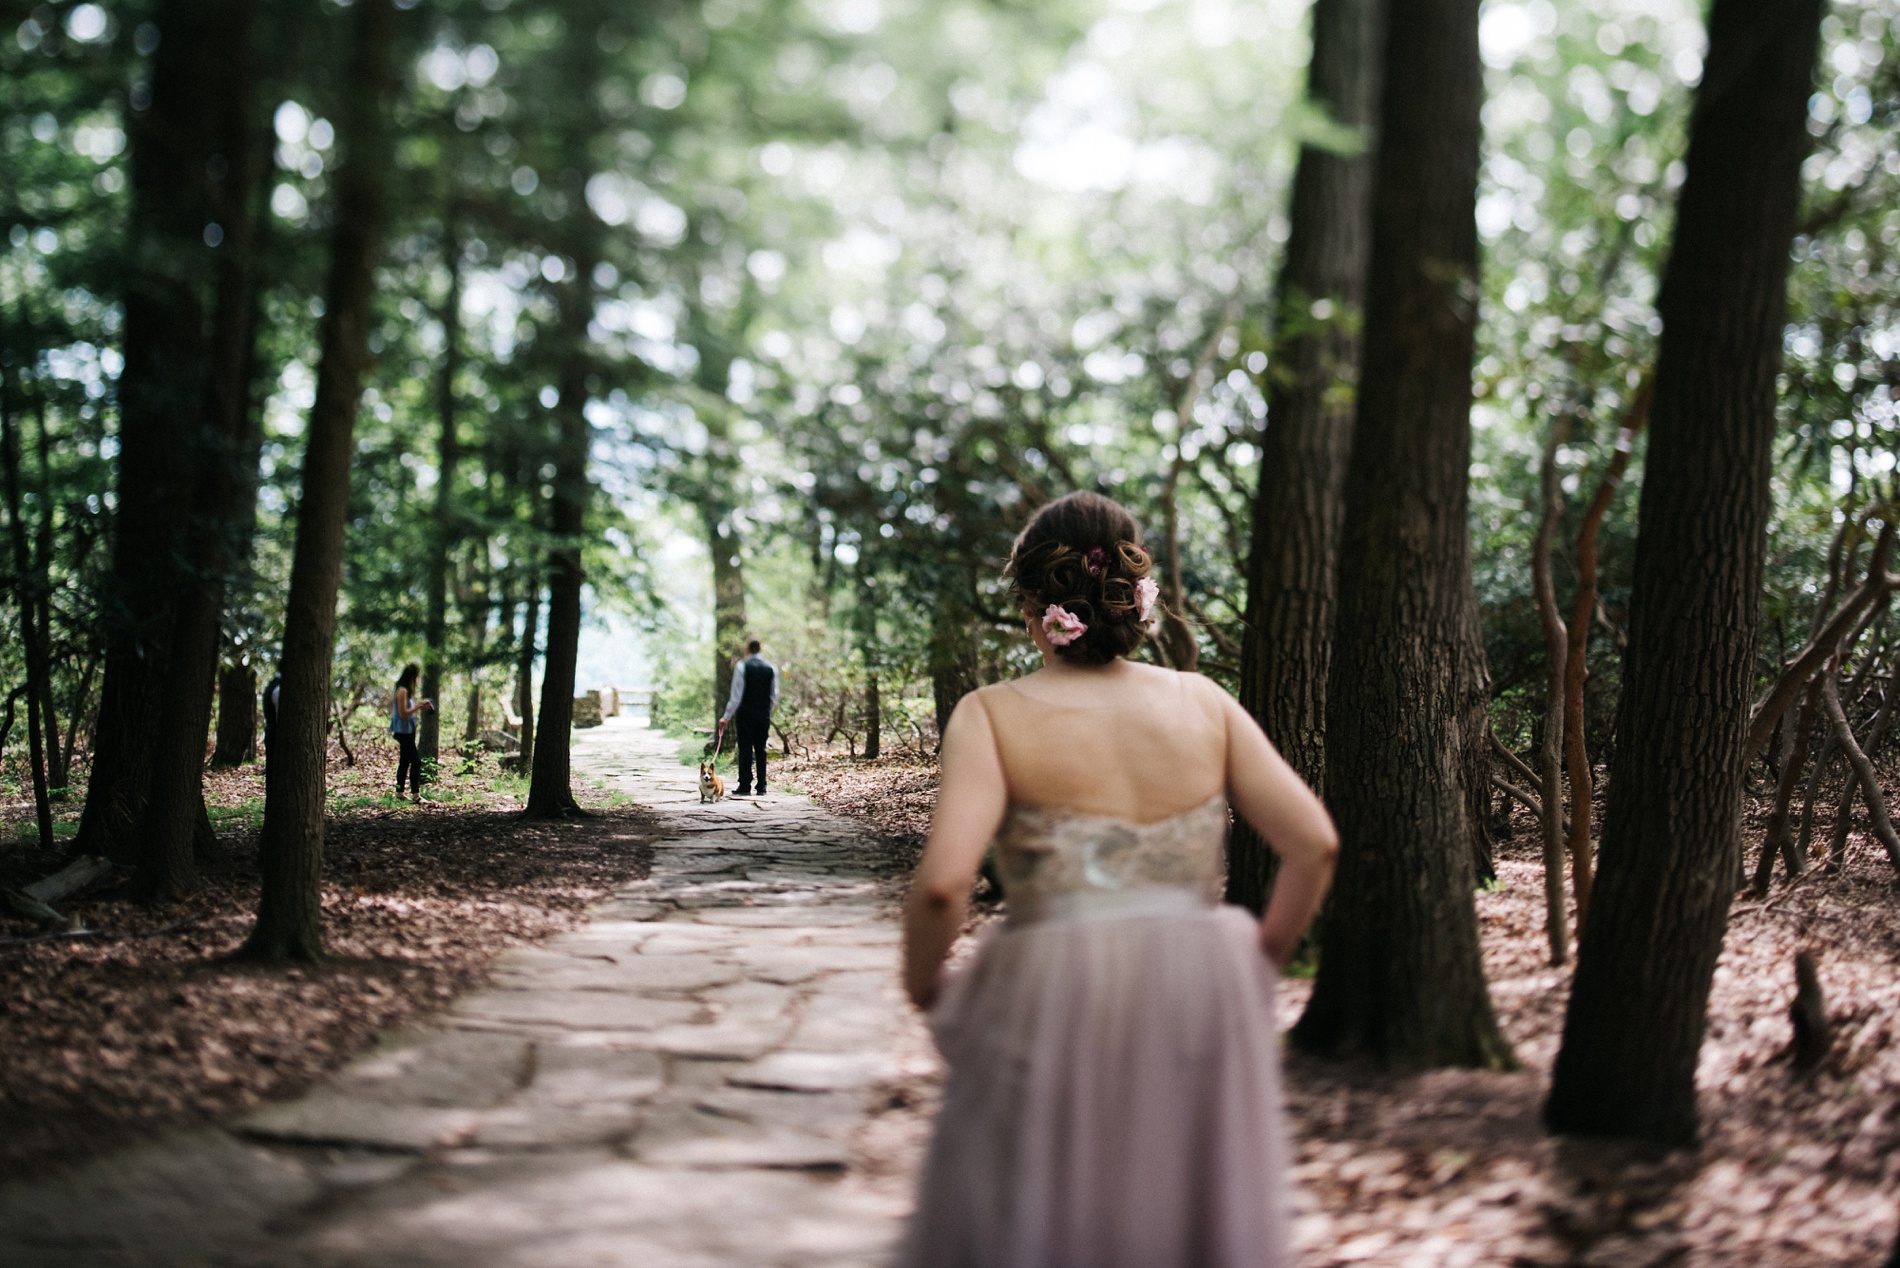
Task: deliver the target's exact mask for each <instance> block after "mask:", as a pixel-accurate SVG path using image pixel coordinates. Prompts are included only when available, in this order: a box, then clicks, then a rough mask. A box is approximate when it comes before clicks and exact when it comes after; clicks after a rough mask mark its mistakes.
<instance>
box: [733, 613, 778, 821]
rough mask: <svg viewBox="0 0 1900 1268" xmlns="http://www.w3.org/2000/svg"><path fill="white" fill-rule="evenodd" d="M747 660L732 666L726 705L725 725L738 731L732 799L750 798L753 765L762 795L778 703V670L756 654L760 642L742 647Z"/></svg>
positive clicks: (759, 793) (755, 641)
mask: <svg viewBox="0 0 1900 1268" xmlns="http://www.w3.org/2000/svg"><path fill="white" fill-rule="evenodd" d="M745 650H746V658H745V659H744V660H742V661H740V662H739V663H738V664H737V665H734V666H733V667H732V698H731V699H730V700H728V701H727V702H726V712H725V716H724V717H722V718H720V719H719V724H720V725H721V726H724V725H725V724H726V723H728V722H735V721H736V722H737V724H738V725H737V729H738V732H739V788H738V790H737V791H736V792H734V793H733V796H735V797H750V796H752V795H753V788H754V784H753V782H752V764H753V762H754V761H756V762H757V763H758V767H759V782H758V784H757V785H756V787H757V789H758V795H759V796H761V797H763V796H764V795H765V742H766V740H768V739H770V738H771V735H772V709H773V707H774V706H775V705H777V704H778V669H777V668H776V667H775V666H773V664H772V663H771V662H770V661H768V660H766V659H765V657H763V656H761V655H759V640H758V639H756V638H755V639H753V640H751V641H750V642H748V643H747V644H746V645H745Z"/></svg>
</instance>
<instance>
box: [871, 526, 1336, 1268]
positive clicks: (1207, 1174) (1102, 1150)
mask: <svg viewBox="0 0 1900 1268" xmlns="http://www.w3.org/2000/svg"><path fill="white" fill-rule="evenodd" d="M1149 570H1150V561H1149V558H1148V553H1147V551H1146V550H1144V549H1143V548H1142V546H1141V541H1140V531H1139V529H1138V528H1137V527H1136V525H1135V522H1134V520H1133V518H1132V517H1131V516H1130V515H1129V514H1128V512H1127V511H1126V510H1124V509H1123V508H1122V507H1121V506H1119V505H1118V504H1116V503H1115V502H1113V501H1110V500H1109V499H1107V498H1104V497H1101V496H1098V495H1096V494H1093V493H1076V494H1071V495H1070V496H1068V497H1065V498H1063V499H1061V500H1060V501H1057V502H1053V503H1051V504H1050V505H1048V506H1046V507H1044V508H1043V509H1042V510H1041V511H1040V512H1039V513H1038V514H1037V515H1036V517H1035V519H1034V520H1032V521H1031V522H1030V524H1029V527H1028V528H1026V529H1025V530H1023V533H1022V536H1021V537H1019V538H1018V539H1017V541H1016V546H1015V550H1014V551H1013V552H1012V555H1011V558H1010V563H1009V576H1010V578H1011V580H1012V582H1013V584H1014V587H1015V593H1016V595H1017V597H1018V598H1019V599H1020V600H1021V602H1022V606H1023V612H1024V615H1025V616H1026V618H1027V619H1028V624H1029V634H1030V637H1031V638H1033V639H1034V640H1035V643H1036V646H1037V648H1038V649H1039V650H1040V651H1041V652H1042V659H1043V668H1042V669H1040V670H1038V671H1037V672H1035V673H1033V674H1030V675H1029V676H1027V677H1025V678H1021V679H1018V680H1017V681H1015V682H1007V683H998V684H996V685H994V686H990V687H986V688H984V689H982V690H980V691H977V692H975V693H972V694H971V695H969V696H966V697H965V698H964V699H963V701H962V702H961V703H960V704H959V705H958V706H957V709H956V712H955V713H954V715H953V716H952V717H951V719H950V723H949V725H948V726H947V727H946V728H945V732H944V737H943V756H942V768H943V783H942V789H941V791H940V793H939V795H938V799H937V807H936V814H935V817H934V819H933V821H932V823H931V829H930V839H929V844H928V846H927V847H926V849H925V851H924V856H923V860H922V862H921V863H920V864H919V865H918V868H917V874H916V877H915V879H914V881H913V883H912V886H911V894H910V900H909V904H908V907H907V909H906V913H905V941H904V975H905V986H906V989H907V990H908V991H909V993H910V997H911V999H912V1000H913V1001H915V1002H916V1004H917V1005H918V1007H920V1008H924V1009H928V1010H929V1014H930V1022H931V1027H932V1030H933V1031H934V1033H935V1035H936V1039H937V1044H938V1047H939V1048H940V1049H941V1050H942V1052H943V1055H944V1058H945V1060H946V1062H947V1063H948V1066H949V1077H948V1083H947V1086H946V1088H945V1092H944V1100H943V1109H942V1112H941V1114H940V1115H939V1117H938V1120H937V1128H936V1135H935V1138H934V1140H933V1141H932V1143H931V1148H930V1154H929V1158H928V1161H927V1162H926V1164H925V1168H924V1177H923V1184H922V1191H921V1193H920V1195H919V1200H918V1207H917V1213H916V1215H915V1217H914V1218H913V1220H912V1222H911V1226H910V1229H909V1232H908V1235H907V1237H906V1240H905V1244H904V1248H903V1251H902V1252H901V1254H900V1256H899V1263H900V1264H903V1265H905V1266H906V1268H924V1266H926V1265H929V1266H933V1268H934V1266H939V1265H941V1266H944V1268H949V1266H952V1265H955V1266H957V1268H1057V1266H1065V1268H1123V1266H1125V1268H1190V1266H1192V1268H1226V1266H1228V1265H1257V1266H1262V1268H1264V1266H1268V1265H1279V1264H1283V1263H1285V1262H1287V1259H1288V1252H1287V1250H1286V1240H1287V1239H1286V1233H1287V1224H1288V1216H1287V1205H1286V1198H1285V1181H1284V1178H1283V1172H1284V1170H1285V1166H1286V1163H1285V1154H1286V1144H1285V1137H1286V1129H1285V1126H1284V1124H1283V1122H1282V1116H1281V1108H1280V1088H1279V1058H1278V1047H1279V1044H1278V1038H1277V1035H1276V1031H1275V1025H1274V1002H1273V993H1274V982H1275V976H1276V972H1275V971H1276V970H1277V969H1278V968H1280V967H1282V966H1284V965H1285V963H1286V960H1287V957H1288V956H1289V955H1291V954H1292V952H1293V950H1294V948H1295V946H1296V945H1297V944H1298V942H1299V940H1300V937H1301V935H1302V934H1303V933H1304V932H1305V930H1306V926H1307V923H1308V922H1309V921H1310V920H1311V919H1312V916H1313V913H1314V912H1315V910H1317V908H1318V906H1319V902H1320V899H1321V898H1322V897H1323V895H1324V894H1325V891H1326V887H1327V883H1328V881H1329V879H1330V877H1331V874H1332V864H1333V856H1334V854H1335V853H1336V852H1337V849H1338V839H1337V837H1336V835H1335V833H1334V831H1333V825H1332V820H1331V819H1330V818H1329V817H1328V816H1327V814H1326V811H1325V809H1324V808H1323V807H1322V806H1321V805H1320V803H1319V800H1318V798H1316V797H1315V796H1314V795H1313V793H1312V792H1311V790H1309V789H1308V788H1307V787H1306V785H1305V784H1304V783H1302V782H1301V781H1300V779H1299V777H1298V776H1297V775H1295V774H1294V773H1293V771H1292V769H1291V768H1290V767H1289V766H1288V765H1287V764H1286V762H1285V761H1284V760H1283V759H1282V758H1281V757H1280V755H1279V753H1277V752H1276V751H1275V750H1274V748H1273V746H1272V745H1271V744H1270V743H1268V741H1267V738H1266V736H1265V735H1264V734H1263V733H1262V732H1261V730H1260V728H1259V726H1258V725H1256V724H1255V722H1254V720H1253V719H1252V718H1251V717H1250V716H1248V714H1247V713H1246V711H1245V710H1243V709H1242V708H1241V707H1240V706H1239V705H1238V704H1237V703H1235V701H1234V700H1233V698H1232V697H1231V696H1229V695H1228V694H1227V693H1226V692H1225V691H1223V690H1221V689H1220V688H1219V687H1218V686H1216V685H1215V684H1213V683H1212V682H1210V681H1208V680H1207V679H1206V678H1203V677H1201V676H1200V675H1198V674H1182V673H1176V672H1173V671H1172V670H1167V669H1161V668H1158V667H1155V666H1152V665H1144V664H1139V663H1136V662H1134V661H1130V660H1127V659H1124V658H1125V657H1126V656H1127V655H1128V654H1129V653H1131V652H1133V651H1134V650H1135V649H1136V648H1137V647H1139V646H1140V644H1141V642H1142V638H1143V634H1144V630H1145V627H1146V624H1147V622H1148V620H1149V618H1150V613H1151V611H1152V608H1153V606H1154V603H1155V599H1156V595H1157V589H1156V586H1155V582H1154V581H1153V580H1152V579H1151V578H1150V577H1149V575H1148V574H1149ZM1229 805H1231V806H1232V807H1233V808H1234V809H1235V810H1237V811H1238V812H1239V813H1240V814H1241V815H1242V816H1243V817H1244V818H1245V819H1246V820H1247V821H1248V822H1249V823H1251V824H1252V825H1253V826H1254V827H1255V828H1257V829H1259V831H1260V833H1261V835H1262V836H1264V837H1265V838H1266V839H1267V840H1268V841H1269V842H1270V843H1271V844H1272V845H1273V847H1274V849H1275V850H1276V851H1277V852H1278V853H1279V855H1280V858H1281V867H1280V871H1279V876H1278V880H1277V882H1276V884H1275V887H1274V892H1273V901H1272V903H1271V905H1270V906H1269V908H1268V910H1267V914H1266V918H1265V919H1264V920H1262V921H1259V922H1258V923H1256V922H1255V921H1254V919H1253V918H1252V917H1251V916H1249V915H1248V914H1247V913H1246V912H1245V911H1243V910H1241V909H1240V908H1237V907H1224V906H1221V905H1220V894H1221V882H1222V874H1223V857H1224V851H1223V843H1224V841H1225V838H1226V834H1227V826H1228V807H1229ZM992 845H994V847H995V850H996V856H997V863H998V866H999V870H1000V873H1001V876H1002V879H1003V885H1004V890H1005V894H1006V896H1007V899H1008V905H1007V912H1008V916H1007V919H1006V920H1005V921H1004V922H1003V923H1002V924H1001V926H1000V928H996V929H994V930H993V931H992V932H991V934H990V935H989V936H987V937H985V938H984V940H983V941H982V944H981V947H980V949H979V951H978V953H977V954H976V956H975V957H974V958H973V960H972V961H971V962H970V963H969V965H968V967H967V968H964V969H962V970H960V971H959V972H956V973H950V974H946V973H945V971H944V958H945V956H946V954H947V953H948V951H949V949H950V946H951V944H952V943H953V942H954V941H955V940H956V937H957V935H958V932H959V931H960V930H961V928H962V926H963V923H964V919H965V916H966V911H967V905H968V895H969V893H970V887H971V885H972V883H973V881H974V879H975V876H976V871H977V867H978V865H979V864H980V862H981V860H982V858H983V855H984V852H985V851H986V850H988V849H989V848H990V847H991V846H992Z"/></svg>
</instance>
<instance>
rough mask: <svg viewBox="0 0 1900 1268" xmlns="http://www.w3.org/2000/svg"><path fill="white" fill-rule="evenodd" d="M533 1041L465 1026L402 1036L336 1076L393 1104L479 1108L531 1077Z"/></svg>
mask: <svg viewBox="0 0 1900 1268" xmlns="http://www.w3.org/2000/svg"><path fill="white" fill-rule="evenodd" d="M528 1058H529V1044H528V1041H527V1040H525V1039H522V1038H520V1037H518V1036H514V1035H498V1034H485V1033H480V1032H475V1031H466V1030H447V1031H434V1032H425V1033H423V1034H420V1035H417V1034H398V1035H396V1036H392V1037H391V1038H389V1039H386V1040H384V1042H383V1043H381V1044H380V1045H378V1047H377V1048H376V1050H375V1051H373V1052H371V1053H370V1054H369V1055H367V1056H364V1057H361V1058H358V1059H357V1060H356V1061H353V1062H351V1063H350V1064H349V1065H348V1066H345V1067H344V1069H343V1070H342V1071H341V1072H340V1073H339V1074H338V1076H337V1088H338V1090H339V1091H341V1092H343V1093H345V1094H346V1095H349V1096H351V1097H354V1098H357V1099H361V1100H369V1101H379V1102H383V1103H385V1104H391V1105H421V1106H437V1107H461V1108H469V1109H480V1108H482V1107H484V1106H488V1105H494V1104H496V1103H498V1102H500V1101H501V1100H502V1098H503V1097H506V1096H508V1095H509V1094H510V1093H512V1092H514V1091H515V1090H516V1089H517V1088H519V1087H520V1086H521V1084H522V1083H523V1082H524V1081H525V1079H526V1078H527V1073H528Z"/></svg>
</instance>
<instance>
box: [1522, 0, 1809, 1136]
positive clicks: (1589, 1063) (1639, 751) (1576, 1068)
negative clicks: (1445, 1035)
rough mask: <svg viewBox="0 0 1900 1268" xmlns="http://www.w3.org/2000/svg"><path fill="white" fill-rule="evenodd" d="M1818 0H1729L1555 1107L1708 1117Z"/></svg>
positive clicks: (1680, 1126) (1662, 384)
mask: <svg viewBox="0 0 1900 1268" xmlns="http://www.w3.org/2000/svg"><path fill="white" fill-rule="evenodd" d="M1821 12H1822V5H1821V3H1820V0H1715V4H1714V7H1713V8H1712V9H1711V11H1710V14H1709V53H1708V58H1707V61H1706V63H1705V68H1704V71H1703V77H1702V86H1701V88H1700V89H1699V90H1698V92H1697V94H1696V103H1695V111H1694V114H1693V116H1692V118H1691V121H1690V130H1689V153H1688V160H1687V162H1688V171H1687V174H1686V176H1685V179H1684V181H1683V186H1682V193H1681V195H1680V200H1679V203H1678V207H1677V213H1676V232H1675V241H1674V243H1673V245H1672V247H1671V250H1670V256H1669V264H1668V267H1667V269H1666V271H1665V273H1664V277H1663V285H1662V290H1661V292H1660V294H1659V296H1658V299H1657V308H1658V311H1659V312H1660V314H1661V316H1662V319H1663V335H1662V343H1661V345H1660V348H1659V350H1658V356H1657V366H1656V387H1655V396H1654V402H1653V404H1652V406H1651V421H1650V441H1649V451H1648V455H1647V458H1646V461H1645V473H1644V477H1643V491H1642V498H1641V502H1640V505H1639V509H1638V513H1637V545H1636V563H1635V571H1634V576H1633V578H1632V582H1631V589H1630V605H1629V606H1630V623H1629V638H1630V643H1629V652H1628V654H1627V657H1626V659H1625V663H1624V668H1623V686H1622V693H1621V696H1620V697H1619V699H1618V702H1617V718H1616V736H1617V740H1616V749H1615V756H1614V758H1613V759H1612V766H1611V775H1610V794H1609V804H1608V806H1607V807H1606V810H1605V814H1604V822H1603V837H1602V848H1601V866H1600V868H1599V870H1598V872H1597V878H1596V886H1595V890H1594V893H1593V895H1592V899H1591V908H1590V918H1589V920H1588V922H1587V923H1586V924H1585V925H1584V929H1583V941H1582V945H1581V947H1580V948H1579V951H1578V957H1577V977H1576V983H1575V985H1574V986H1573V988H1572V990H1571V995H1570V1006H1569V1011H1568V1012H1567V1014H1566V1015H1565V1019H1564V1037H1563V1047H1562V1049H1561V1051H1560V1052H1559V1053H1558V1056H1557V1066H1556V1071H1555V1075H1554V1078H1553V1081H1552V1085H1551V1091H1550V1099H1549V1100H1548V1101H1547V1102H1546V1104H1545V1107H1544V1117H1545V1121H1546V1122H1547V1123H1548V1124H1549V1125H1550V1127H1551V1128H1552V1129H1553V1130H1555V1131H1560V1132H1572V1133H1579V1134H1589V1135H1618V1136H1634V1137H1641V1138H1646V1139H1650V1140H1656V1141H1661V1142H1664V1143H1668V1144H1682V1143H1686V1142H1688V1141H1691V1140H1693V1139H1694V1137H1695V1135H1696V1130H1697V1115H1696V1099H1695V1067H1696V1055H1697V1052H1698V1050H1699V1049H1700V1047H1701V1044H1702V1033H1703V1028H1704V1025H1705V1022H1706V1013H1707V1006H1708V997H1709V986H1710V982H1711V980H1712V978H1713V975H1714V972H1715V961H1716V956H1717V954H1718V953H1719V951H1720V950H1721V943H1722V929H1723V926H1724V924H1725V923H1726V921H1727V918H1728V905H1729V899H1730V896H1731V893H1732V891H1733V889H1734V887H1735V876H1736V871H1737V868H1738V866H1739V859H1740V849H1741V840H1740V828H1741V821H1740V816H1741V802H1742V779H1743V773H1744V772H1743V759H1744V751H1743V749H1744V745H1743V741H1744V737H1745V736H1746V734H1747V729H1748V711H1749V689H1750V683H1751V677H1752V674H1753V670H1754V653H1755V627H1756V620H1757V617H1758V615H1759V608H1760V603H1761V589H1762V555H1763V549H1764V540H1765V534H1766V529H1767V522H1768V510H1769V473H1770V468H1771V463H1772V458H1773V441H1774V435H1775V399H1776V387H1775V379H1776V375H1777V373H1778V371H1779V369H1780V362H1781V350H1782V323H1783V316H1784V313H1785V311H1786V302H1787V299H1786V297H1787V278H1788V251H1789V245H1790V243H1791V241H1792V239H1793V236H1794V231H1795V216H1796V212H1797V209H1798V206H1799V202H1800V194H1801V162H1802V159H1803V157H1804V156H1805V155H1806V153H1807V148H1808V132H1807V117H1808V110H1807V102H1808V96H1809V93H1810V92H1811V90H1812V86H1813V79H1814V63H1815V54H1816V48H1817V43H1818V40H1819V30H1820V20H1821Z"/></svg>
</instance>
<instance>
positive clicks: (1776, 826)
mask: <svg viewBox="0 0 1900 1268" xmlns="http://www.w3.org/2000/svg"><path fill="white" fill-rule="evenodd" d="M1820 702H1821V684H1820V683H1819V682H1818V681H1817V682H1814V683H1811V684H1810V685H1809V686H1808V694H1807V696H1806V697H1805V698H1804V699H1803V700H1802V701H1801V711H1800V714H1799V715H1798V717H1797V719H1796V721H1795V724H1794V743H1793V746H1792V748H1791V749H1790V751H1789V753H1788V756H1787V759H1786V760H1785V761H1783V762H1782V764H1781V775H1780V777H1779V778H1778V779H1776V781H1775V802H1774V808H1773V809H1771V810H1770V811H1769V812H1768V827H1767V830H1766V831H1764V832H1763V833H1762V838H1761V858H1760V859H1759V860H1758V861H1757V862H1756V864H1755V875H1754V879H1753V880H1752V881H1751V882H1750V884H1749V887H1750V888H1751V889H1753V890H1754V891H1755V892H1756V893H1757V894H1766V893H1767V892H1768V883H1769V881H1771V880H1773V879H1774V874H1775V855H1776V854H1780V855H1781V856H1782V859H1783V860H1784V862H1785V864H1786V866H1787V869H1788V877H1789V879H1791V880H1792V879H1793V878H1794V877H1796V876H1799V875H1800V874H1801V869H1802V866H1803V859H1802V858H1801V855H1800V854H1799V853H1798V852H1797V851H1796V850H1795V845H1794V833H1793V832H1792V831H1791V830H1790V829H1789V812H1790V810H1791V809H1792V808H1793V805H1794V789H1795V785H1796V784H1798V783H1800V782H1801V772H1802V770H1803V769H1804V768H1805V767H1806V766H1807V764H1808V746H1809V742H1810V740H1811V738H1812V737H1813V734H1814V715H1815V711H1816V709H1818V708H1819V706H1820Z"/></svg>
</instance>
